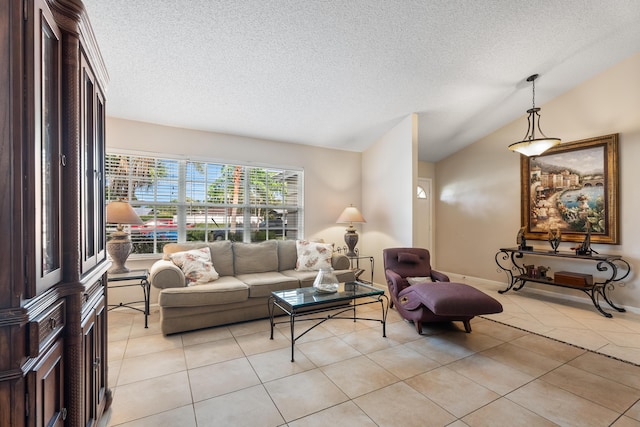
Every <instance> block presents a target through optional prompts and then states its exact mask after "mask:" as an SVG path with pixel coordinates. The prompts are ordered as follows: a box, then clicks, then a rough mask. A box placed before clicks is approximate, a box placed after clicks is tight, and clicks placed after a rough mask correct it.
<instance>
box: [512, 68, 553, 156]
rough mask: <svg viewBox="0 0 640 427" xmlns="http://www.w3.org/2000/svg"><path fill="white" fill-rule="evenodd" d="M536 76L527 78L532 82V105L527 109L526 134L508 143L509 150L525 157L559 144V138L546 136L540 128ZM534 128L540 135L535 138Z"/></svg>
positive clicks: (537, 154) (535, 154)
mask: <svg viewBox="0 0 640 427" xmlns="http://www.w3.org/2000/svg"><path fill="white" fill-rule="evenodd" d="M537 78H538V74H534V75H532V76H529V77H528V78H527V81H528V82H531V83H532V88H533V107H532V108H530V109H528V110H527V113H529V117H528V118H527V121H528V126H527V134H526V135H525V137H524V139H523V140H522V141H518V142H514V143H513V144H511V145H509V150H511V151H516V152H518V153H520V154H524V155H525V156H527V157H531V156H539V155H540V154H542V153H544V152H545V151H547V150H548V149H549V148H551V147H553V146H556V145H558V144H560V138H548V137H547V136H546V135H545V134H544V133H542V130H541V129H540V108H537V107H536V79H537ZM536 128H537V129H538V133H539V134H540V136H541V137H538V138H536Z"/></svg>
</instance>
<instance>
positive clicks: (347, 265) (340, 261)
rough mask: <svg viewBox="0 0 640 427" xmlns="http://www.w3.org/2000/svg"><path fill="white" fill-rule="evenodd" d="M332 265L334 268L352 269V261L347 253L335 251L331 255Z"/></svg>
mask: <svg viewBox="0 0 640 427" xmlns="http://www.w3.org/2000/svg"><path fill="white" fill-rule="evenodd" d="M331 267H333V269H334V270H349V269H351V261H350V260H349V257H347V256H346V255H345V254H341V253H339V252H334V253H333V255H331Z"/></svg>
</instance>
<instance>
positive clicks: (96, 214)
mask: <svg viewBox="0 0 640 427" xmlns="http://www.w3.org/2000/svg"><path fill="white" fill-rule="evenodd" d="M81 74H82V76H81V79H82V85H81V88H80V90H81V99H82V102H81V108H82V110H81V116H82V121H81V132H82V133H81V138H82V150H81V152H82V171H83V175H82V183H81V187H82V194H83V198H82V201H81V203H82V206H81V207H82V235H83V239H82V242H83V251H82V252H83V255H82V270H83V273H86V272H87V271H89V270H91V268H93V267H94V266H96V265H97V264H99V263H100V262H102V261H104V260H105V259H106V250H105V248H106V244H105V240H106V239H105V228H104V220H105V214H104V209H105V207H104V182H103V177H104V144H105V141H104V134H105V131H104V122H105V108H104V98H103V96H102V94H101V92H100V88H99V87H98V85H97V81H96V78H95V76H94V74H93V72H92V71H91V68H90V66H89V64H88V61H87V59H86V57H85V56H84V55H82V60H81Z"/></svg>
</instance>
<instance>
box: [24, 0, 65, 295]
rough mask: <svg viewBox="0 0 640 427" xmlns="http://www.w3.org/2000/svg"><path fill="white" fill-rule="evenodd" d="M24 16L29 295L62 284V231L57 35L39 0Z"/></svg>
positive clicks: (26, 220) (26, 235)
mask: <svg viewBox="0 0 640 427" xmlns="http://www.w3.org/2000/svg"><path fill="white" fill-rule="evenodd" d="M33 6H34V7H33V9H32V10H31V11H30V13H29V14H28V23H27V28H28V29H30V30H28V31H27V34H28V36H30V37H28V39H27V43H26V49H27V57H28V58H32V60H31V61H26V71H27V77H28V78H27V85H26V88H27V94H28V96H27V109H28V111H27V123H28V126H27V129H28V131H27V133H26V135H27V139H28V140H27V141H26V143H25V150H26V153H25V154H26V155H25V159H26V165H25V169H26V171H27V174H26V179H27V182H26V184H27V185H25V187H24V190H25V194H24V196H25V201H26V203H25V205H26V209H25V210H24V215H25V224H26V225H27V227H26V229H27V232H26V234H25V236H24V237H25V239H26V247H27V248H29V249H30V253H32V254H33V256H31V257H28V258H27V270H28V271H27V276H28V283H27V289H26V292H25V293H26V296H27V297H33V296H35V295H37V294H39V293H41V292H43V291H44V290H46V289H48V288H49V287H51V286H53V285H55V284H56V283H58V282H59V281H60V280H61V277H62V271H61V264H62V263H61V253H62V250H61V247H62V241H61V238H60V236H61V233H60V206H61V203H60V187H61V185H60V179H61V173H60V153H61V152H60V142H61V138H60V82H61V78H60V76H61V34H60V30H59V28H58V27H57V26H56V24H55V22H54V20H53V16H52V15H51V12H50V11H49V9H48V8H47V7H46V5H45V4H44V3H43V1H42V0H35V1H34V2H33Z"/></svg>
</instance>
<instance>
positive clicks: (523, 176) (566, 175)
mask: <svg viewBox="0 0 640 427" xmlns="http://www.w3.org/2000/svg"><path fill="white" fill-rule="evenodd" d="M618 179H619V177H618V134H612V135H605V136H600V137H597V138H590V139H584V140H581V141H575V142H569V143H565V144H560V145H558V146H556V147H554V148H551V149H549V150H548V151H545V152H544V154H542V155H540V156H535V157H526V156H521V158H520V181H521V213H522V226H523V227H524V233H525V238H527V239H532V240H547V236H548V233H549V230H551V229H559V230H560V231H561V233H562V240H563V241H569V242H582V241H583V240H584V238H585V235H586V234H587V232H588V231H589V232H590V236H591V237H590V238H591V242H592V243H607V244H619V243H620V242H619V236H620V234H619V230H618V222H619V221H618ZM589 229H590V230H589Z"/></svg>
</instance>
